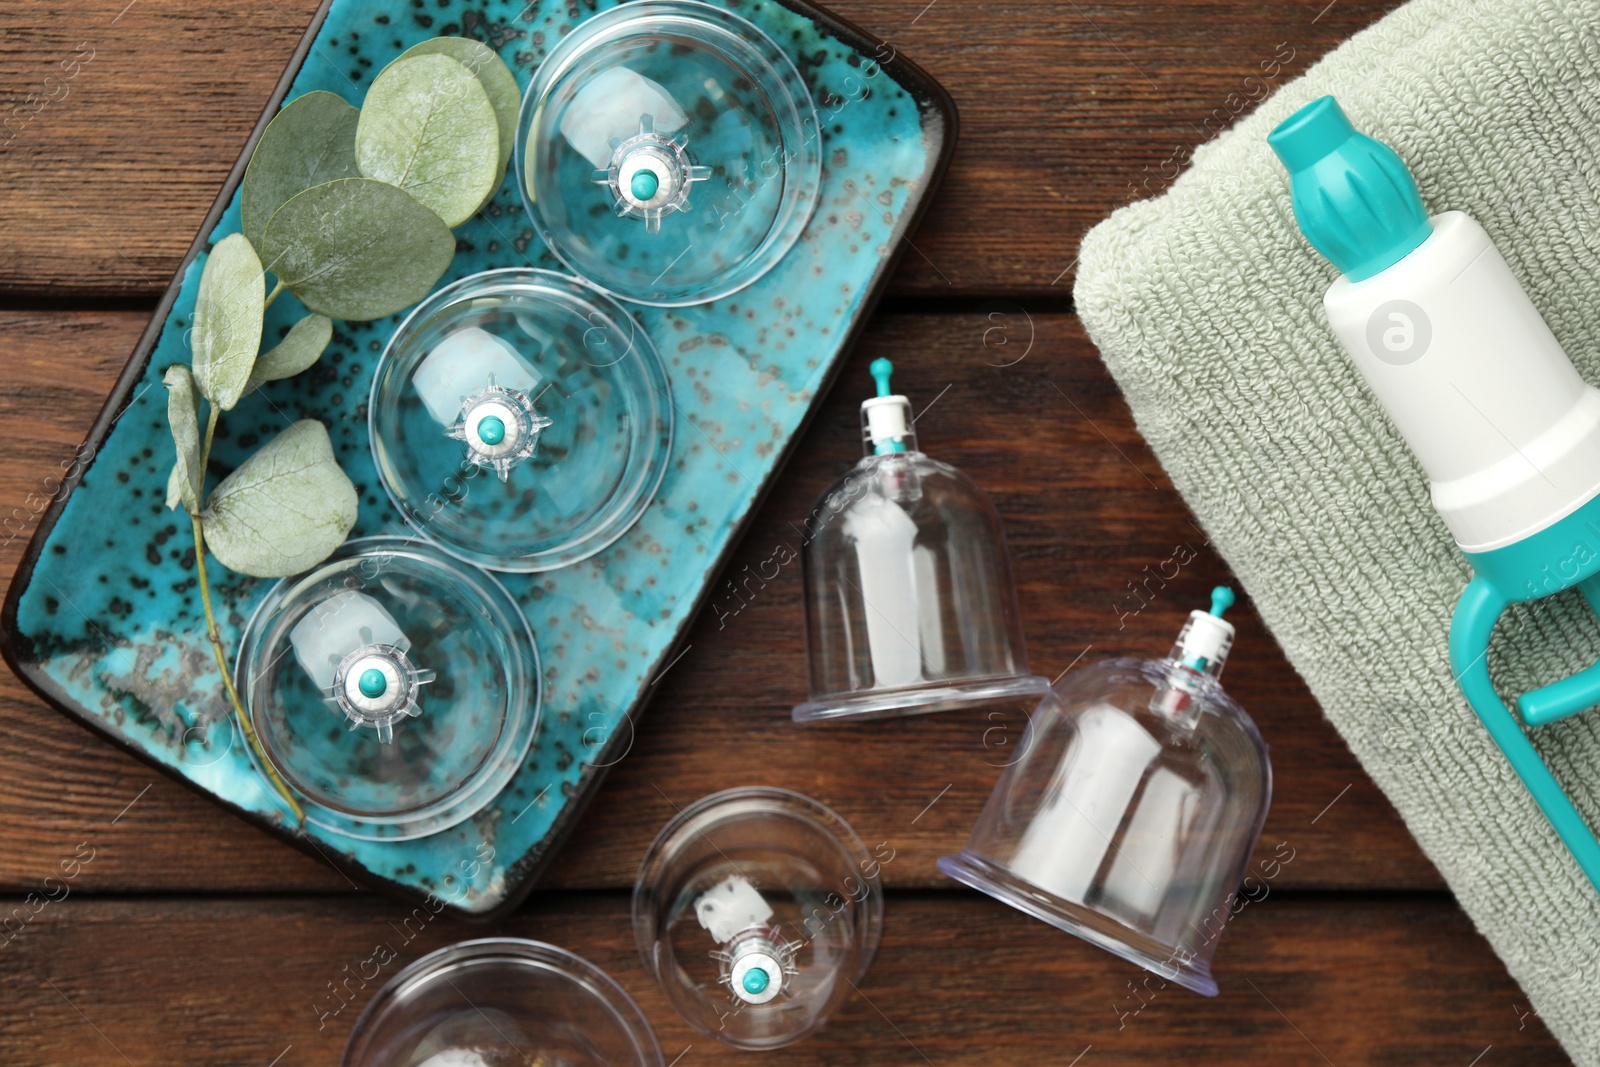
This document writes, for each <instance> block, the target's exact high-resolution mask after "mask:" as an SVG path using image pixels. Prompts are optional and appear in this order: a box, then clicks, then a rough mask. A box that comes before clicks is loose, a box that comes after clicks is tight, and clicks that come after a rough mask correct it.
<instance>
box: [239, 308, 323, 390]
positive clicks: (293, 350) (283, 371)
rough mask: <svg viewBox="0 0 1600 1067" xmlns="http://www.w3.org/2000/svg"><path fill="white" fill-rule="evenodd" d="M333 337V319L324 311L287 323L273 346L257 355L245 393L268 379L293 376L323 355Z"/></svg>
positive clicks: (257, 387)
mask: <svg viewBox="0 0 1600 1067" xmlns="http://www.w3.org/2000/svg"><path fill="white" fill-rule="evenodd" d="M331 340H333V320H332V319H330V318H328V317H327V316H326V315H307V316H306V317H305V318H303V319H301V320H300V321H299V322H297V323H295V324H294V325H293V326H291V327H289V335H288V336H287V337H285V338H284V339H283V340H282V341H280V342H279V343H278V344H277V346H276V347H274V348H269V349H268V350H267V351H265V352H263V353H261V355H260V356H258V357H257V358H256V366H255V369H254V370H253V371H251V372H250V384H249V385H248V386H247V387H246V388H245V393H246V394H249V393H253V392H255V391H256V390H257V389H259V388H260V387H261V386H263V385H265V384H266V383H267V382H275V381H277V380H278V379H279V378H293V377H294V376H295V375H296V374H299V373H300V372H301V371H303V370H305V369H306V368H307V367H309V366H311V365H312V364H313V363H315V362H316V361H317V360H318V359H321V358H322V352H323V349H325V348H327V347H328V342H329V341H331Z"/></svg>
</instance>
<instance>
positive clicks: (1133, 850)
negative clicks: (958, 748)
mask: <svg viewBox="0 0 1600 1067" xmlns="http://www.w3.org/2000/svg"><path fill="white" fill-rule="evenodd" d="M1232 602H1233V594H1232V592H1231V591H1229V590H1228V589H1226V588H1221V587H1219V588H1218V589H1217V590H1216V591H1215V593H1214V594H1213V601H1212V604H1213V607H1212V611H1211V612H1210V613H1207V612H1204V611H1195V612H1192V613H1191V614H1190V616H1189V621H1188V623H1187V624H1186V625H1185V626H1184V628H1183V632H1182V633H1181V634H1180V635H1179V637H1178V643H1177V644H1176V645H1175V646H1174V647H1173V649H1172V652H1171V654H1170V655H1169V656H1168V657H1167V658H1166V659H1165V660H1161V661H1158V662H1157V661H1148V660H1135V659H1116V660H1107V661H1104V662H1101V663H1097V664H1095V665H1094V666H1092V667H1088V668H1085V669H1082V670H1077V671H1072V672H1070V673H1068V674H1067V675H1066V676H1065V677H1064V678H1063V679H1062V680H1061V681H1060V682H1058V683H1057V684H1056V686H1055V688H1054V690H1053V691H1052V692H1051V694H1050V695H1049V696H1047V697H1045V699H1044V700H1043V702H1041V703H1040V704H1039V707H1038V708H1037V709H1036V710H1035V711H1034V713H1033V717H1032V719H1031V720H1030V721H1029V724H1028V731H1027V733H1026V735H1025V736H1024V738H1023V741H1022V746H1021V755H1019V756H1018V757H1017V759H1016V760H1015V761H1014V762H1013V763H1012V764H1011V765H1010V766H1008V767H1007V769H1006V771H1005V774H1004V775H1003V776H1002V777H1001V779H1000V782H999V784H998V785H996V786H995V788H994V793H993V794H992V795H991V796H990V797H989V802H988V804H987V805H985V807H984V809H983V814H982V815H981V816H980V817H979V819H978V824H977V826H975V827H974V828H973V830H972V835H971V838H970V839H969V840H968V842H967V846H966V848H964V849H963V850H962V851H961V852H960V853H959V854H957V855H955V856H946V857H945V858H943V859H941V860H940V861H939V869H940V870H942V871H944V873H946V874H948V875H949V876H950V877H952V878H954V879H956V880H957V881H960V882H964V883H966V884H967V885H970V886H972V887H973V888H975V889H979V890H982V891H983V892H985V893H987V894H989V895H990V896H992V897H994V898H996V899H997V900H1000V901H1003V902H1004V903H1006V904H1009V905H1011V906H1012V907H1014V908H1017V909H1019V910H1021V911H1024V912H1026V913H1027V914H1029V915H1032V916H1033V917H1034V918H1036V919H1042V920H1044V921H1045V922H1047V923H1049V924H1051V925H1052V926H1057V927H1060V928H1061V929H1063V930H1065V931H1067V932H1068V933H1071V934H1076V935H1077V936H1079V937H1081V938H1083V939H1084V940H1086V941H1088V942H1090V943H1092V944H1095V945H1099V946H1100V947H1101V948H1103V949H1106V950H1108V951H1110V952H1114V953H1116V954H1117V955H1119V956H1121V957H1123V958H1124V959H1127V960H1131V961H1132V962H1134V963H1137V964H1138V965H1139V966H1141V967H1144V968H1146V969H1147V970H1150V971H1153V972H1155V973H1156V974H1158V975H1160V976H1161V977H1162V978H1164V979H1166V980H1168V981H1172V982H1176V983H1178V984H1179V985H1181V986H1184V987H1186V988H1188V989H1192V990H1194V991H1196V992H1198V993H1204V994H1205V995H1207V996H1214V995H1215V994H1216V992H1217V983H1216V981H1215V980H1214V979H1213V978H1212V977H1211V957H1212V954H1213V953H1214V952H1215V951H1216V947H1217V936H1218V935H1219V934H1220V933H1221V932H1222V928H1223V924H1224V923H1226V921H1227V919H1228V916H1229V914H1230V913H1231V912H1232V911H1233V910H1234V908H1233V905H1234V894H1235V890H1236V889H1237V887H1238V886H1239V883H1240V879H1241V878H1242V876H1243V875H1244V872H1245V867H1246V864H1247V863H1248V862H1249V858H1250V852H1251V850H1252V849H1253V848H1254V847H1255V843H1256V838H1257V837H1258V836H1259V835H1260V833H1261V825H1262V823H1263V822H1264V821H1265V820H1266V816H1267V806H1268V804H1269V803H1270V802H1271V799H1272V768H1271V765H1270V764H1269V762H1268V760H1267V752H1266V746H1265V745H1263V744H1262V742H1261V736H1260V734H1258V733H1257V732H1256V728H1255V724H1254V723H1252V722H1251V721H1250V717H1249V716H1248V715H1246V714H1245V712H1244V709H1242V708H1240V707H1239V705H1237V704H1235V703H1234V702H1233V700H1232V699H1230V698H1229V697H1228V695H1227V694H1226V693H1224V692H1223V691H1222V685H1221V683H1220V682H1219V681H1218V676H1219V675H1220V674H1221V673H1222V665H1223V663H1224V661H1225V660H1226V659H1227V655H1228V650H1229V648H1230V647H1231V645H1232V643H1233V626H1232V624H1230V623H1228V622H1226V621H1225V620H1223V619H1222V617H1221V616H1222V612H1223V610H1225V609H1226V607H1227V606H1228V605H1229V604H1231V603H1232Z"/></svg>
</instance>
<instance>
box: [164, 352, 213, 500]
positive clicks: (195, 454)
mask: <svg viewBox="0 0 1600 1067" xmlns="http://www.w3.org/2000/svg"><path fill="white" fill-rule="evenodd" d="M161 383H162V384H163V385H165V386H166V387H167V423H168V424H169V425H170V426H171V427H172V443H173V444H174V445H175V446H176V447H177V452H178V461H177V462H176V463H175V464H173V467H172V476H171V477H170V478H168V479H167V507H169V508H176V507H177V506H178V505H179V504H182V505H183V506H184V508H185V509H186V510H187V511H188V512H189V513H190V514H191V515H193V514H195V513H197V512H198V511H199V510H200V493H201V491H202V489H203V488H204V482H205V476H206V475H205V470H204V468H203V466H202V463H203V461H202V459H201V457H200V397H199V394H198V393H197V392H196V391H195V387H194V376H193V375H191V374H190V373H189V368H188V367H185V366H184V365H183V364H181V363H179V364H177V365H175V366H171V367H168V368H167V373H166V375H165V376H164V377H163V378H162V379H161Z"/></svg>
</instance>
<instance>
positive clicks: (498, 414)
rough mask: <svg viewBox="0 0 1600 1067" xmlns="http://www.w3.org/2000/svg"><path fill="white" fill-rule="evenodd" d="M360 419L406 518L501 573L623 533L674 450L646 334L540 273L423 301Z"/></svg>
mask: <svg viewBox="0 0 1600 1067" xmlns="http://www.w3.org/2000/svg"><path fill="white" fill-rule="evenodd" d="M368 422H369V427H370V429H371V434H372V454H373V457H374V458H375V459H376V461H377V466H378V476H379V478H381V479H382V481H383V486H384V488H385V489H386V490H388V493H389V498H390V499H391V500H392V501H394V505H395V507H396V508H398V509H399V511H400V513H401V515H402V516H404V517H405V519H406V521H407V522H408V523H410V524H411V525H412V526H413V527H414V528H416V529H417V530H418V531H420V532H421V533H423V534H424V535H425V536H427V537H430V538H432V539H433V540H435V541H437V542H438V543H439V544H440V545H442V546H443V547H444V548H445V549H446V550H447V551H449V552H451V553H453V554H454V555H457V556H460V557H461V558H462V559H465V560H469V561H471V562H473V563H476V564H478V565H479V566H483V567H489V568H491V569H494V570H505V571H544V570H551V569H553V568H556V567H564V566H567V565H568V564H571V563H576V562H578V561H579V560H582V559H586V558H588V557H589V556H592V555H594V554H595V553H596V552H599V551H600V550H602V549H604V548H605V547H606V546H607V545H610V544H611V543H612V542H614V541H615V540H616V539H617V538H619V537H621V536H622V535H623V534H624V533H626V532H627V530H628V528H629V527H631V526H632V525H633V524H634V523H635V522H637V521H638V519H639V516H640V515H642V514H644V510H645V508H646V507H648V506H649V504H650V501H651V500H652V499H653V498H654V496H655V492H656V489H657V488H658V487H659V486H660V484H661V478H662V476H663V475H664V474H665V473H666V467H667V456H668V454H669V453H670V452H671V448H672V401H671V397H670V396H669V393H668V385H667V375H666V371H665V369H664V368H663V367H662V365H661V358H660V357H659V356H658V355H657V354H656V350H655V346H654V345H652V344H651V342H650V338H649V337H648V336H647V335H646V334H645V332H644V330H643V329H641V328H639V327H638V325H637V324H636V323H635V322H634V320H633V319H632V318H631V317H629V315H628V314H627V312H625V311H623V310H622V308H620V307H618V306H617V304H616V303H615V302H614V301H612V300H611V299H609V298H608V297H606V296H605V295H604V294H603V293H600V292H599V291H597V290H595V289H593V288H591V287H589V286H587V285H584V284H582V283H581V282H579V281H577V280H576V279H573V278H568V277H566V276H564V275H560V274H554V273H552V272H550V271H541V270H521V269H512V270H495V271H488V272H486V273H483V274H475V275H472V276H471V277H469V278H464V279H462V280H461V281H459V282H456V283H455V284H454V285H450V286H446V287H445V288H443V289H441V290H439V291H438V292H437V293H435V294H434V295H433V296H431V297H429V298H428V300H427V301H425V302H424V303H423V304H422V305H421V306H419V307H418V308H417V309H416V310H415V311H414V312H412V314H411V316H410V317H409V318H407V319H406V321H405V322H404V323H402V324H401V326H400V329H399V330H397V331H396V332H395V335H394V337H393V338H392V339H391V340H390V342H389V347H388V349H387V351H385V352H384V356H383V360H382V362H381V363H380V364H379V366H378V371H377V375H376V377H375V378H374V380H373V383H372V400H371V404H370V410H369V412H368Z"/></svg>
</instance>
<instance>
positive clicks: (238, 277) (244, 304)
mask: <svg viewBox="0 0 1600 1067" xmlns="http://www.w3.org/2000/svg"><path fill="white" fill-rule="evenodd" d="M266 309H267V296H266V275H262V272H261V259H259V258H258V256H256V250H254V248H253V246H251V245H250V240H248V238H246V237H245V235H243V234H230V235H229V237H224V238H222V240H221V242H218V243H216V246H214V248H213V250H211V254H210V256H206V261H205V269H203V270H202V272H200V291H198V293H197V294H195V320H194V331H192V333H190V336H189V346H190V350H192V352H194V368H195V370H194V374H195V386H198V387H200V394H202V395H203V397H205V398H206V400H210V402H211V403H214V405H216V406H218V408H221V410H222V411H227V410H230V408H232V406H234V405H235V403H238V398H240V397H242V395H243V394H245V384H246V382H248V381H250V370H251V368H253V366H254V365H256V354H258V352H261V318H262V315H264V314H266Z"/></svg>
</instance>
